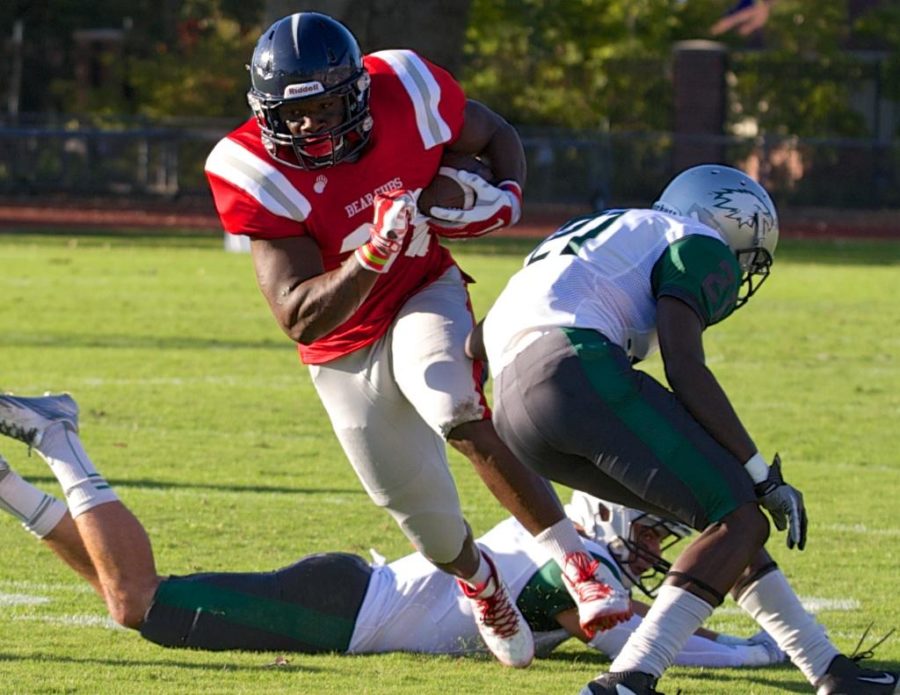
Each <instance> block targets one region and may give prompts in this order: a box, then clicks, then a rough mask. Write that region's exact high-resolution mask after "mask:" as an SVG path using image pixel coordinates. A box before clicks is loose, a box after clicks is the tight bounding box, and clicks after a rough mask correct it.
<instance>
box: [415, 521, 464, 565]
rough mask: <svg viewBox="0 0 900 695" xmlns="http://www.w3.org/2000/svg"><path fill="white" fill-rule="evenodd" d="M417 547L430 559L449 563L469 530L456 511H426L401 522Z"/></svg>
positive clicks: (439, 562)
mask: <svg viewBox="0 0 900 695" xmlns="http://www.w3.org/2000/svg"><path fill="white" fill-rule="evenodd" d="M400 524H401V526H402V527H403V532H404V533H405V534H406V536H407V538H409V540H410V541H412V543H413V545H415V547H416V549H417V550H418V551H419V552H420V553H422V554H423V555H424V556H425V557H427V558H428V559H429V560H430V561H431V562H433V563H435V564H439V565H446V564H449V563H451V562H453V561H454V560H456V559H457V558H458V557H459V554H460V553H461V552H462V549H463V544H464V543H465V542H466V537H467V536H468V530H467V528H466V523H465V521H463V519H462V517H461V516H459V515H456V514H445V513H439V512H438V513H432V512H423V513H419V514H414V515H411V516H409V517H407V518H406V519H404V520H402V521H401V522H400Z"/></svg>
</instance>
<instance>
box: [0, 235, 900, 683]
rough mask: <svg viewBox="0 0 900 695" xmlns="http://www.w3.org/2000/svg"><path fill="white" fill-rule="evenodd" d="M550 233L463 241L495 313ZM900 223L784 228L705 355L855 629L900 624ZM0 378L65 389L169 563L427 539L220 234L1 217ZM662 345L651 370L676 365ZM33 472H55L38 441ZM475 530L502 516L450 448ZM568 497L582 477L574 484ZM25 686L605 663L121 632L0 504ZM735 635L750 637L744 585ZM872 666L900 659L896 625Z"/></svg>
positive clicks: (780, 551)
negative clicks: (356, 466) (329, 652)
mask: <svg viewBox="0 0 900 695" xmlns="http://www.w3.org/2000/svg"><path fill="white" fill-rule="evenodd" d="M531 245H532V244H531V242H525V241H512V240H496V241H493V240H482V241H476V242H470V243H468V244H458V245H457V246H456V247H455V249H454V250H455V252H456V254H457V257H458V258H459V259H460V261H461V263H462V265H463V267H464V268H465V269H466V270H468V271H469V272H470V273H471V274H472V275H474V276H475V277H476V278H477V279H478V283H477V284H476V285H474V286H473V287H472V294H473V300H474V302H475V306H476V313H477V314H478V315H479V316H481V315H483V313H484V311H485V310H486V309H487V307H488V306H489V303H490V301H491V299H492V298H493V297H494V296H495V295H496V294H497V293H498V292H499V290H500V289H501V287H502V285H503V283H504V281H505V279H506V278H507V277H508V276H509V275H510V274H511V273H512V272H513V271H514V270H515V269H516V268H517V267H518V265H519V264H520V262H521V258H522V255H523V254H524V253H525V252H526V251H527V250H528V249H529V248H530V247H531ZM898 265H900V242H896V241H894V242H856V243H850V242H844V243H837V242H829V243H825V242H822V243H809V242H804V243H800V242H794V243H790V242H785V243H783V245H782V247H781V248H780V249H779V254H778V260H777V262H776V264H775V270H774V273H773V276H772V278H771V279H770V280H769V282H768V283H767V285H766V286H765V287H764V288H763V290H762V291H761V293H760V294H759V295H757V296H756V297H754V299H753V300H752V301H751V302H750V303H749V304H748V305H747V307H745V308H743V309H741V311H739V312H738V313H737V314H736V315H735V316H734V317H733V318H731V319H729V320H728V321H726V322H725V323H724V324H722V325H721V326H718V327H715V328H713V329H712V330H711V331H710V332H709V334H708V337H707V356H708V361H709V362H710V364H711V366H712V368H713V369H714V370H715V371H716V373H717V374H718V375H719V377H720V379H721V381H722V382H723V384H724V386H725V388H726V390H727V391H728V393H729V394H730V396H731V398H732V401H733V402H734V404H735V406H736V407H737V410H738V412H739V413H741V415H742V417H743V419H744V422H745V424H746V425H747V427H748V429H749V430H750V432H751V433H752V434H753V436H754V438H755V439H756V441H757V444H758V445H759V446H760V448H761V450H762V451H763V452H764V453H765V454H766V455H767V456H771V455H772V454H774V453H775V451H779V452H780V453H781V456H782V459H783V461H784V466H785V471H786V476H787V477H788V479H789V480H790V481H791V482H792V483H794V484H795V485H796V486H797V487H799V488H800V489H801V490H802V491H803V492H804V494H805V496H806V500H807V504H808V509H809V514H810V520H811V522H810V523H811V526H810V532H809V542H808V546H807V549H806V551H805V552H803V553H798V552H797V551H791V552H789V551H787V549H786V548H785V547H784V540H783V535H778V536H776V537H774V538H773V539H772V541H770V544H769V547H770V550H771V551H772V553H773V554H774V555H775V557H776V559H778V560H779V561H780V562H781V563H782V567H783V568H784V569H785V571H786V573H787V575H788V576H789V577H790V579H791V580H792V581H793V583H794V586H795V587H796V589H797V591H798V593H800V595H801V596H802V597H804V599H807V600H809V601H810V605H811V606H814V607H815V608H816V609H817V611H818V617H819V618H820V620H821V621H822V622H823V624H824V625H825V626H826V627H827V629H828V631H829V634H830V635H831V637H832V638H833V640H834V641H835V642H836V643H837V645H838V646H839V647H840V648H842V649H844V650H847V651H849V650H852V649H853V647H854V645H855V643H856V640H857V638H858V637H859V636H860V634H861V633H862V632H863V630H864V629H865V628H866V626H867V625H869V623H874V627H873V635H876V636H880V635H882V634H884V633H885V632H887V631H888V630H890V629H891V628H894V627H900V598H898V595H897V590H898V579H900V511H898V510H900V502H898V499H900V462H898V459H897V457H898V449H900V446H898V445H900V434H898V433H900V427H898V422H900V363H898V361H900V309H898V302H897V299H896V288H897V284H898V280H900V272H898V270H900V269H898ZM0 292H2V301H0V346H2V351H0V354H2V368H0V369H2V371H0V388H2V389H5V390H12V391H15V392H18V393H22V394H33V393H38V392H43V391H44V390H48V389H49V390H54V391H57V390H68V391H71V392H72V393H73V394H74V395H75V396H76V397H77V399H78V400H79V402H80V404H81V408H82V412H81V422H82V431H83V439H84V440H85V442H86V445H87V447H88V450H89V451H90V452H91V455H92V457H93V458H94V460H95V462H96V463H97V465H98V468H99V469H100V471H101V472H102V473H103V474H105V475H106V477H107V478H108V479H109V480H110V481H111V482H112V483H113V484H114V485H115V486H116V487H117V489H118V491H119V494H120V496H121V498H122V499H123V500H124V501H125V502H126V503H127V504H128V505H129V506H130V507H131V508H132V509H133V510H134V512H135V513H136V514H137V516H138V517H139V518H140V519H141V520H142V521H143V523H144V524H145V526H146V528H147V530H148V532H149V534H150V536H151V538H152V540H153V541H154V547H155V551H156V556H157V563H158V567H159V569H160V571H161V572H163V573H167V572H172V573H188V572H192V571H199V570H217V569H222V570H260V569H271V568H275V567H278V566H281V565H284V564H288V563H290V562H292V561H293V560H295V559H296V558H297V557H299V556H301V555H303V554H306V553H309V552H314V551H325V550H345V551H351V552H357V553H360V554H362V555H367V553H368V549H369V548H376V549H378V550H379V551H380V552H381V553H382V554H384V555H386V556H387V557H388V558H391V559H393V558H396V557H399V556H400V555H403V554H405V553H407V552H408V551H409V546H408V543H407V542H406V540H405V538H404V537H403V536H402V534H401V533H400V531H399V530H398V529H397V528H395V527H394V525H393V523H392V522H391V521H390V519H389V518H388V516H387V515H386V514H385V513H383V512H381V511H379V510H378V509H376V508H375V507H374V506H373V505H372V504H371V503H370V502H369V501H368V499H367V497H366V496H365V494H364V493H363V491H362V489H361V488H360V486H359V485H358V483H357V482H356V479H355V477H354V476H353V474H352V472H351V470H350V468H349V466H348V464H347V463H346V462H345V461H344V458H343V455H342V453H341V451H340V449H339V447H338V445H337V443H336V441H335V439H334V438H333V435H332V432H331V429H330V426H329V424H328V421H327V419H326V417H325V414H324V411H323V409H322V408H321V406H320V405H319V403H318V400H317V398H316V397H315V394H314V393H313V390H312V387H311V385H310V382H309V379H308V377H307V375H306V372H305V370H304V369H303V368H302V367H301V366H300V365H299V364H298V361H297V358H296V354H295V352H294V350H293V347H292V346H291V345H290V344H289V343H288V342H287V340H286V339H285V338H284V337H283V336H282V334H281V333H280V331H279V330H278V329H277V327H276V326H275V323H274V321H273V320H272V318H271V317H270V314H269V311H268V309H267V307H266V306H265V303H264V301H263V299H262V297H261V295H260V294H259V292H258V290H257V288H256V285H255V281H254V277H253V271H252V268H251V265H250V260H249V258H248V257H247V256H244V255H234V254H226V253H224V252H223V251H222V250H221V239H220V238H218V237H208V236H207V237H200V236H190V235H171V236H160V237H155V238H153V239H147V238H141V237H138V236H133V235H128V236H115V235H100V234H96V235H90V234H83V235H79V236H78V237H74V236H71V235H69V234H67V233H63V234H37V233H31V234H24V233H23V234H3V235H0ZM659 367H660V365H659V361H658V359H655V360H651V361H650V362H649V363H648V365H647V369H648V370H650V371H652V372H653V373H655V374H656V375H657V376H659V374H660V368H659ZM0 452H2V453H3V454H4V455H5V456H6V457H7V458H8V459H9V461H10V463H11V465H12V466H13V467H14V468H16V469H17V470H18V471H19V472H20V473H22V474H23V475H25V476H26V477H28V478H29V479H30V480H32V481H33V482H35V483H36V484H38V485H40V486H41V487H44V488H46V489H48V490H54V491H55V488H56V486H55V480H53V478H52V477H51V475H50V473H49V471H48V470H46V469H45V467H44V465H43V464H42V462H41V460H40V459H39V457H37V456H36V455H33V456H28V454H27V452H26V449H25V447H24V446H22V445H20V444H19V443H18V442H14V441H12V440H6V439H2V440H0ZM452 465H453V471H454V474H455V476H456V479H457V482H458V485H459V488H460V493H461V496H462V500H463V506H464V511H465V513H466V515H467V517H468V519H469V521H470V522H471V523H472V525H473V527H474V528H475V531H476V532H477V533H481V532H484V531H486V530H487V529H488V528H489V527H490V526H491V525H492V524H493V523H495V522H496V521H499V520H500V519H501V518H503V517H504V516H505V515H504V512H503V510H502V509H501V508H500V506H499V504H498V503H496V502H495V501H494V499H493V498H492V497H491V496H490V494H489V493H488V491H487V490H486V488H484V487H483V486H482V484H481V483H480V481H479V480H478V479H477V478H476V476H475V474H474V472H473V471H472V470H470V468H469V467H468V464H467V463H466V462H465V461H464V460H463V459H462V458H460V457H458V456H456V455H454V456H453V458H452ZM561 493H562V494H563V495H565V494H566V491H565V490H561ZM0 547H2V552H0V557H2V561H0V691H2V692H3V693H142V694H144V693H232V692H233V693H242V692H252V693H278V692H285V693H287V692H290V693H356V692H361V693H417V694H420V693H424V694H430V693H435V694H436V693H443V692H457V693H515V694H516V695H520V694H523V693H575V692H577V691H578V690H579V689H580V687H581V686H582V685H583V684H584V683H585V682H586V681H587V680H589V679H590V678H591V677H593V676H594V675H595V674H596V673H597V672H599V671H601V670H604V669H606V667H607V665H608V662H607V660H606V659H605V658H603V657H601V656H599V655H596V654H594V653H592V652H590V651H589V650H588V649H586V648H585V647H582V646H581V645H580V644H578V643H577V642H575V641H570V642H569V643H567V644H566V645H564V647H563V648H562V649H561V650H560V651H559V652H557V653H556V654H555V655H554V656H553V657H552V658H551V659H548V660H544V661H538V662H535V664H534V665H533V666H532V667H531V668H530V669H528V670H526V671H512V670H508V669H504V668H503V667H501V666H499V665H498V664H497V663H495V662H493V661H492V660H490V659H487V658H467V659H456V658H448V657H426V656H417V655H399V654H395V655H389V656H378V657H375V656H366V657H339V656H318V657H310V656H301V655H288V661H289V663H288V664H287V665H285V666H279V667H276V666H273V665H272V664H273V662H274V660H275V658H276V657H277V656H278V655H277V654H248V653H240V652H222V653H201V652H188V651H176V650H163V649H161V648H159V647H156V646H154V645H152V644H150V643H148V642H144V641H143V640H142V639H141V638H140V637H139V636H138V635H137V634H134V633H131V632H128V631H125V630H122V629H115V628H114V627H113V626H112V625H111V624H110V623H109V621H108V620H107V619H106V617H105V611H104V609H103V606H102V605H101V603H100V601H99V600H98V599H97V598H96V597H95V596H94V595H93V594H92V593H91V592H90V591H89V590H88V589H87V588H86V587H85V586H82V585H81V584H80V583H79V582H78V581H77V580H76V578H75V576H74V575H73V574H72V573H71V572H70V571H69V570H68V569H66V568H65V567H63V566H62V565H60V564H59V563H58V562H57V561H56V560H55V559H54V558H53V557H52V556H51V555H50V554H49V553H48V552H47V551H46V549H44V548H42V547H41V546H40V544H39V543H38V542H37V541H35V540H34V539H33V538H32V537H31V536H30V535H28V534H26V533H25V532H23V531H22V530H21V528H20V527H19V526H18V524H17V523H16V522H15V521H14V520H13V519H12V518H11V517H8V516H3V517H2V518H0ZM711 626H712V627H713V628H714V629H721V630H727V631H735V632H739V633H741V634H749V633H750V632H752V631H755V630H754V627H753V625H752V624H751V623H750V621H749V620H748V619H746V618H745V617H744V616H743V615H741V614H740V612H739V611H738V610H737V609H736V607H735V605H734V604H733V603H732V602H728V603H726V604H725V605H724V606H723V608H722V609H720V610H719V611H717V613H716V614H715V615H714V617H713V619H712V621H711ZM873 663H875V664H877V665H879V666H882V667H892V668H894V669H897V668H898V667H900V635H895V636H894V637H892V638H891V639H889V640H888V641H887V642H886V643H885V644H883V645H882V646H881V647H880V648H879V649H878V651H877V654H876V657H875V660H874V661H873ZM660 687H661V688H662V689H663V691H664V692H667V693H674V692H676V691H677V689H679V688H680V689H681V690H682V691H683V692H684V693H709V694H713V695H717V694H720V693H740V694H742V695H746V694H748V693H756V694H760V695H761V694H763V693H783V692H789V693H803V692H810V688H809V686H807V685H806V683H805V681H804V680H803V678H802V677H801V676H800V674H799V672H798V671H797V670H796V669H794V668H793V667H791V666H788V665H785V666H779V667H770V668H765V669H755V670H744V671H738V670H721V671H713V670H700V669H686V668H673V669H671V670H670V672H669V673H668V674H667V675H666V677H665V678H664V679H663V681H661V683H660Z"/></svg>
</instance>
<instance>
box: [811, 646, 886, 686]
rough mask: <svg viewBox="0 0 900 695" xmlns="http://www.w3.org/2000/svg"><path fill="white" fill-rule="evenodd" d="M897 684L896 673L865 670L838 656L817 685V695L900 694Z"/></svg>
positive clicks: (854, 662) (857, 664)
mask: <svg viewBox="0 0 900 695" xmlns="http://www.w3.org/2000/svg"><path fill="white" fill-rule="evenodd" d="M897 682H898V674H896V673H892V672H891V671H873V670H871V669H868V668H863V667H862V666H860V665H859V663H858V662H856V661H854V660H853V659H850V658H848V657H846V656H844V655H843V654H838V655H837V656H836V657H834V659H832V661H831V664H830V665H829V666H828V670H827V671H826V672H825V675H824V676H823V677H822V678H821V680H819V682H818V683H816V695H892V693H897V692H900V687H898V684H897Z"/></svg>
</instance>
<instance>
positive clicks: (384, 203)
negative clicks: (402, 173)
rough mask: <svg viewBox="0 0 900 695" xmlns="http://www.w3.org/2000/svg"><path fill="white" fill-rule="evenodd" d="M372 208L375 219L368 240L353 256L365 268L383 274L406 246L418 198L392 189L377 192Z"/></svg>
mask: <svg viewBox="0 0 900 695" xmlns="http://www.w3.org/2000/svg"><path fill="white" fill-rule="evenodd" d="M372 207H373V209H374V214H375V219H374V220H373V222H372V227H371V230H370V232H369V240H368V241H367V242H366V243H365V244H363V245H362V246H360V247H359V248H358V249H356V251H355V252H354V256H355V257H356V260H357V261H358V262H359V264H360V265H361V266H362V267H363V268H365V269H366V270H371V271H373V272H376V273H383V272H385V271H386V270H387V269H388V267H389V266H390V261H391V259H392V258H393V257H394V256H395V255H397V253H398V252H399V251H400V249H401V248H402V247H403V239H404V238H405V237H406V233H407V232H408V231H409V227H410V220H411V219H412V218H413V215H414V214H415V212H416V199H415V197H414V196H413V195H411V194H410V193H408V192H407V191H392V192H390V193H384V194H378V195H376V196H375V202H374V203H373V205H372Z"/></svg>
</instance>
